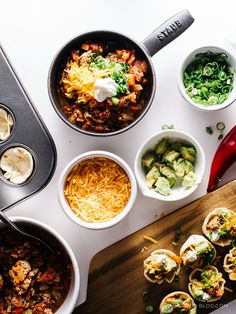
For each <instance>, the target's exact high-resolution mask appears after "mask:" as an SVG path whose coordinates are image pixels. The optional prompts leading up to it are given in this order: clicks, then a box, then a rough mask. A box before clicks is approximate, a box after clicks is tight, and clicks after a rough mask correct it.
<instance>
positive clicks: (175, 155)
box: [163, 150, 180, 163]
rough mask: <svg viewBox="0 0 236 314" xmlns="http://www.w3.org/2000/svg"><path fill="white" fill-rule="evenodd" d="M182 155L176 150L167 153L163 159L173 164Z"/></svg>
mask: <svg viewBox="0 0 236 314" xmlns="http://www.w3.org/2000/svg"><path fill="white" fill-rule="evenodd" d="M179 155H180V153H179V152H176V151H175V150H170V151H167V152H166V153H165V155H164V157H163V159H164V161H166V162H169V163H172V162H173V161H174V160H175V159H177V158H178V157H179Z"/></svg>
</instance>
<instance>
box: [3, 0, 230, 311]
mask: <svg viewBox="0 0 236 314" xmlns="http://www.w3.org/2000/svg"><path fill="white" fill-rule="evenodd" d="M183 9H188V10H189V11H190V12H191V14H192V15H193V16H194V17H195V22H194V24H193V25H192V26H191V27H190V28H189V29H188V30H187V31H186V32H185V33H184V34H183V35H181V36H180V37H179V38H178V39H176V40H175V41H174V42H172V43H171V44H169V45H168V46H167V47H166V48H164V49H163V50H162V51H160V52H159V53H158V54H157V55H155V56H154V57H153V63H154V66H155V69H156V75H157V92H156V97H155V99H154V102H153V105H152V107H151V109H150V111H149V112H148V114H147V115H146V116H145V118H144V119H143V120H142V121H141V122H140V123H139V124H138V125H137V126H135V127H134V128H132V129H131V130H129V131H128V132H126V133H124V134H122V135H119V136H116V137H110V138H93V137H88V136H85V135H82V134H80V133H78V132H76V131H74V130H72V129H71V128H70V127H68V126H67V125H65V124H64V123H63V122H62V121H61V120H60V118H59V117H58V116H57V114H56V113H55V112H54V109H53V108H52V106H51V104H50V101H49V98H48V94H47V74H48V69H49V66H50V63H51V61H52V59H53V57H54V55H55V53H56V52H57V51H58V50H59V48H60V47H61V46H62V45H63V44H64V43H65V42H66V41H68V40H69V39H71V38H72V37H74V36H76V35H78V34H80V33H82V32H85V31H88V30H93V29H112V30H115V31H118V32H119V31H120V32H123V33H125V34H127V35H128V36H130V37H132V38H134V39H136V40H138V41H142V40H143V39H144V38H145V37H146V36H147V35H149V33H151V32H152V31H153V30H154V29H155V28H157V26H159V25H160V24H161V23H162V22H164V21H165V20H166V19H167V18H169V17H170V16H172V15H174V14H175V13H177V12H179V11H181V10H183ZM235 12H236V4H235V1H234V0H231V1H230V0H227V1H224V2H222V1H210V0H208V1H202V0H199V1H194V0H179V1H169V2H167V1H160V0H146V1H143V0H133V1H132V0H130V1H128V0H119V1H115V0H100V1H95V0H89V1H81V0H77V1H75V0H73V1H70V0H68V1H63V0H53V1H52V0H51V1H47V0H41V1H32V0H21V1H18V0H15V1H11V0H8V1H6V0H0V13H1V14H0V40H1V43H2V45H3V47H4V48H5V50H6V52H7V54H8V56H9V58H10V60H11V62H12V64H13V66H14V67H15V69H16V71H17V73H18V75H19V77H20V78H21V80H22V82H23V84H24V86H25V88H26V90H27V91H28V93H29V95H30V97H31V99H32V100H33V103H34V104H35V106H36V108H37V109H38V111H39V113H40V114H41V116H42V118H43V120H44V121H45V123H46V125H47V127H48V129H49V131H50V132H51V134H52V136H53V138H54V140H55V143H56V147H57V152H58V164H57V169H56V172H55V175H54V177H53V178H52V180H51V182H50V183H49V185H48V186H47V187H46V188H45V189H44V190H43V191H41V192H40V193H38V194H37V195H35V196H33V197H32V198H30V199H28V200H26V201H24V202H23V203H21V204H19V205H18V206H15V207H14V208H12V209H10V210H9V211H8V212H7V213H8V215H22V216H23V215H25V216H29V217H33V218H36V219H39V220H41V221H44V222H46V223H48V224H49V225H50V226H52V227H53V228H55V229H56V230H57V231H59V232H60V234H61V235H62V236H64V238H65V239H66V240H67V241H68V242H69V244H70V245H71V247H72V248H73V250H74V252H75V254H76V256H77V257H78V261H79V265H80V271H81V292H80V295H79V302H80V303H81V302H83V301H84V300H85V298H86V287H87V275H88V269H89V263H90V260H91V258H92V256H93V255H94V254H95V253H96V252H98V251H100V250H101V249H103V248H105V247H106V246H108V245H109V244H111V243H113V242H116V241H117V240H119V239H121V238H123V237H125V236H127V235H129V234H131V233H133V232H134V231H135V230H137V229H140V228H141V227H143V226H145V225H147V224H149V223H151V222H153V221H154V220H155V219H156V215H159V214H160V212H162V211H163V212H165V213H168V212H170V211H173V210H175V209H177V208H179V207H181V206H183V205H185V204H187V203H189V202H191V201H192V200H194V199H196V198H198V197H200V196H202V195H204V194H205V193H206V186H207V181H208V174H209V168H210V163H211V160H212V158H213V155H214V153H215V150H216V148H217V146H218V144H219V141H218V140H217V135H216V134H214V135H212V136H209V135H207V134H206V132H205V127H206V126H208V125H214V124H216V123H217V122H218V121H223V122H224V123H225V124H226V132H227V131H228V130H229V129H230V128H231V127H232V126H233V125H235V122H236V104H233V105H232V106H230V107H229V108H227V109H225V110H223V111H218V112H212V113H204V112H200V111H197V110H195V109H193V108H190V107H189V106H188V105H187V104H186V103H185V102H184V100H183V99H182V98H181V96H180V95H179V92H178V90H177V85H176V76H177V72H178V68H179V65H180V62H181V60H182V59H183V58H184V57H185V56H186V54H187V53H188V52H189V51H190V50H193V49H195V48H197V47H199V46H202V45H205V44H220V45H222V44H223V45H224V44H225V40H226V38H229V36H230V37H231V38H232V36H233V33H232V32H233V31H234V30H235V29H236V25H235ZM234 35H235V36H234V39H235V40H236V31H235V32H234ZM234 54H235V55H236V50H234ZM170 123H173V124H174V125H175V126H176V128H180V129H183V130H185V131H187V132H189V133H190V134H191V135H193V136H194V137H196V139H197V140H198V141H199V142H200V144H201V145H202V147H203V149H204V151H205V154H206V165H207V168H206V173H205V176H204V180H203V183H202V185H201V186H200V188H199V189H198V190H197V192H195V193H194V194H193V195H192V196H191V197H189V198H186V199H185V200H183V201H179V202H176V203H173V204H169V203H168V204H166V203H163V202H160V201H157V200H152V199H148V198H145V197H143V196H141V194H140V193H139V195H138V198H137V201H136V204H135V206H134V208H133V209H132V211H131V213H130V214H129V215H128V217H126V219H125V220H124V221H122V222H121V223H120V224H119V225H117V226H115V227H113V228H112V229H110V230H105V231H89V230H85V229H83V228H80V227H78V226H77V225H75V224H73V223H72V222H71V221H70V220H69V219H68V218H67V217H66V216H65V215H64V213H63V212H62V210H61V208H60V206H59V204H58V200H57V182H58V178H59V175H60V173H61V171H62V169H63V167H64V166H65V165H66V164H67V163H68V162H69V161H70V160H71V159H72V158H74V157H75V156H77V155H78V154H80V153H83V152H86V151H89V150H96V149H100V150H108V151H111V152H113V153H116V154H118V155H119V156H121V157H122V158H124V159H125V160H126V161H127V162H128V163H129V165H130V166H131V167H132V168H133V162H134V157H135V154H136V152H137V149H138V147H139V146H140V144H141V143H142V142H143V141H144V139H146V138H147V137H148V136H150V135H152V134H153V133H154V132H156V131H159V130H160V129H161V126H162V125H163V124H170ZM29 131H30V130H29ZM235 173H236V164H234V165H233V166H232V167H231V168H230V169H229V170H228V171H227V173H226V174H225V176H224V180H223V182H222V183H226V182H228V181H230V180H232V179H233V178H235ZM231 304H232V305H230V306H228V308H226V309H225V308H224V312H225V313H235V311H236V302H234V303H231ZM218 312H219V313H222V310H219V311H218Z"/></svg>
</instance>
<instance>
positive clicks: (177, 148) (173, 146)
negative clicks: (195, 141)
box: [171, 142, 183, 152]
mask: <svg viewBox="0 0 236 314" xmlns="http://www.w3.org/2000/svg"><path fill="white" fill-rule="evenodd" d="M182 146H183V144H182V143H179V142H174V143H172V144H171V150H175V151H177V152H180V148H181V147H182Z"/></svg>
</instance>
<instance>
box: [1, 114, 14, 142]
mask: <svg viewBox="0 0 236 314" xmlns="http://www.w3.org/2000/svg"><path fill="white" fill-rule="evenodd" d="M12 126H13V120H12V117H11V115H10V114H9V113H7V111H6V110H4V109H3V108H0V141H4V140H6V139H7V138H8V137H9V136H10V133H11V128H12Z"/></svg>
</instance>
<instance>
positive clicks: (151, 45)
mask: <svg viewBox="0 0 236 314" xmlns="http://www.w3.org/2000/svg"><path fill="white" fill-rule="evenodd" d="M193 21H194V18H193V17H192V15H191V14H190V13H189V12H188V11H187V10H184V11H181V12H180V13H178V14H176V15H175V16H173V17H171V18H170V19H168V20H167V21H166V22H165V23H163V24H162V25H161V26H160V27H158V28H157V29H156V30H155V31H154V32H153V33H152V34H150V35H149V36H148V37H147V38H146V39H144V40H143V41H142V42H141V43H137V42H136V41H135V40H133V39H131V38H129V37H127V36H126V35H123V34H121V33H117V32H113V31H107V30H97V31H92V32H88V33H84V34H81V35H79V36H77V37H75V38H74V39H72V40H70V41H69V42H67V43H66V44H65V45H64V46H63V47H62V48H61V49H60V50H59V52H58V53H57V55H56V56H55V58H54V60H53V62H52V64H51V67H50V70H49V75H48V93H49V97H50V100H51V103H52V105H53V107H54V109H55V110H56V112H57V114H58V115H59V117H60V118H61V119H62V120H63V121H64V122H65V123H67V124H68V125H69V126H70V127H72V128H73V129H75V130H76V131H79V132H81V133H84V134H87V135H93V136H103V137H104V136H111V135H116V134H120V133H122V132H125V131H127V130H128V129H130V128H132V127H133V126H134V125H135V124H136V123H138V122H139V121H140V120H141V119H142V118H143V117H144V116H145V114H146V113H147V111H148V110H149V108H150V106H151V104H152V101H153V98H154V95H155V92H156V77H155V71H154V67H153V63H152V60H151V57H152V56H153V55H154V54H155V53H156V52H158V51H159V50H160V49H162V48H163V47H165V46H166V45H167V44H169V43H170V42H171V41H172V40H174V39H175V38H177V37H178V36H179V35H180V34H182V33H183V32H184V31H185V30H186V29H187V28H188V27H189V26H190V25H191V24H192V23H193ZM86 41H94V42H114V43H115V44H117V45H118V46H121V47H123V49H125V48H127V49H130V48H131V47H132V49H134V50H135V52H136V54H137V55H138V56H139V58H140V59H142V60H145V61H146V63H147V65H148V73H147V79H148V84H147V86H146V88H145V89H144V91H142V93H143V94H142V99H145V105H144V107H143V110H142V111H141V113H140V115H139V116H138V117H136V119H135V120H134V121H133V122H131V123H130V124H129V125H128V126H126V127H124V128H122V129H118V130H116V131H113V132H106V133H98V132H93V131H87V130H84V129H82V128H81V127H79V126H77V125H75V124H73V123H72V122H70V121H69V120H68V117H67V116H66V114H65V113H64V112H63V109H62V107H61V105H60V101H59V95H58V86H59V81H60V75H61V73H62V70H63V69H64V67H65V65H66V62H67V60H68V56H69V55H70V53H71V51H73V50H77V49H78V48H79V47H80V46H81V44H82V43H84V42H86Z"/></svg>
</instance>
